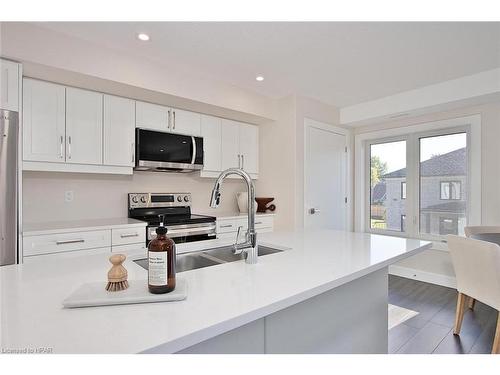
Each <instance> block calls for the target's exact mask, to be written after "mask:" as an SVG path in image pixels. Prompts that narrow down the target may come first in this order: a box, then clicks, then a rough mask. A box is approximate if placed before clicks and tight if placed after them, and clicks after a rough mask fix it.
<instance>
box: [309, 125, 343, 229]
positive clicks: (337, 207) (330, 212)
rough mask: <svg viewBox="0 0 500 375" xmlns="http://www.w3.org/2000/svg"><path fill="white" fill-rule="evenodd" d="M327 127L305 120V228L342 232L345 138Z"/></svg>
mask: <svg viewBox="0 0 500 375" xmlns="http://www.w3.org/2000/svg"><path fill="white" fill-rule="evenodd" d="M327 128H328V125H327V124H321V123H317V122H316V121H314V122H313V121H312V120H311V121H309V120H306V131H305V132H306V134H305V136H306V149H305V189H304V203H305V210H306V212H305V220H304V226H305V227H306V228H314V229H321V228H329V229H339V230H345V229H346V228H347V225H346V224H347V223H346V222H347V203H346V196H347V195H346V181H347V178H346V173H347V157H346V155H347V153H346V147H347V139H346V136H345V135H344V134H337V133H335V132H334V131H329V130H325V129H327Z"/></svg>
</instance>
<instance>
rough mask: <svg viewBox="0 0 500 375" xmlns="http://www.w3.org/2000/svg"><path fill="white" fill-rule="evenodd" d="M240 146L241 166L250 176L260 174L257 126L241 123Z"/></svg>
mask: <svg viewBox="0 0 500 375" xmlns="http://www.w3.org/2000/svg"><path fill="white" fill-rule="evenodd" d="M238 128H239V129H238V130H239V145H240V158H241V165H240V168H242V169H243V170H244V171H246V172H247V173H250V174H258V173H259V128H258V127H257V126H255V125H249V124H243V123H240V124H239V126H238Z"/></svg>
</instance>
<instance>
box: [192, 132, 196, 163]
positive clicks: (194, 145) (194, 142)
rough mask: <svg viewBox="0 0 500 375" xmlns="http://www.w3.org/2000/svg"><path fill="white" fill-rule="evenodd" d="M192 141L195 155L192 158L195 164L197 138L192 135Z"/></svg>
mask: <svg viewBox="0 0 500 375" xmlns="http://www.w3.org/2000/svg"><path fill="white" fill-rule="evenodd" d="M191 141H192V142H193V157H192V158H191V164H194V162H195V160H196V140H195V139H194V137H193V136H191Z"/></svg>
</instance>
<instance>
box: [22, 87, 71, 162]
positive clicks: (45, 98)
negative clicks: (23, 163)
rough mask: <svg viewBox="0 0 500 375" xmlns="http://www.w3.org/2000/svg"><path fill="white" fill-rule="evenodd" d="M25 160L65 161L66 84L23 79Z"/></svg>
mask: <svg viewBox="0 0 500 375" xmlns="http://www.w3.org/2000/svg"><path fill="white" fill-rule="evenodd" d="M23 86H24V87H23V159H24V160H27V161H46V162H59V163H64V161H65V152H66V150H65V147H64V142H65V141H64V139H65V127H66V120H65V113H64V111H65V87H64V86H59V85H55V84H53V83H48V82H43V81H36V80H32V79H26V78H25V79H24V80H23Z"/></svg>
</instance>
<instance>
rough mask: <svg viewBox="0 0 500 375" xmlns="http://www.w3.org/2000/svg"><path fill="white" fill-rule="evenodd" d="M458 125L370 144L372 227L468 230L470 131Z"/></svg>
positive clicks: (436, 232) (426, 233)
mask: <svg viewBox="0 0 500 375" xmlns="http://www.w3.org/2000/svg"><path fill="white" fill-rule="evenodd" d="M459 129H460V130H449V129H448V130H443V132H442V133H437V132H436V131H432V132H429V133H421V134H408V135H406V136H401V138H400V140H395V141H394V140H391V141H385V142H384V141H383V140H381V141H372V142H369V143H368V149H369V151H370V164H369V166H370V170H369V171H367V172H369V176H370V179H369V180H370V217H369V225H368V227H369V228H370V230H372V231H376V232H380V231H383V232H385V231H397V232H401V233H407V234H408V235H410V236H422V237H424V238H432V237H439V236H444V235H447V234H452V233H454V234H463V233H464V227H465V225H466V221H467V220H466V218H467V215H466V207H467V194H466V192H467V183H468V181H467V179H468V166H467V160H468V156H467V155H468V152H469V150H468V145H467V130H464V128H459ZM412 150H415V152H413V151H412ZM407 159H408V164H407ZM408 178H410V180H408ZM408 183H409V186H410V187H411V189H409V190H408V188H407V187H408ZM408 215H410V216H408ZM407 218H411V220H407Z"/></svg>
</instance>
